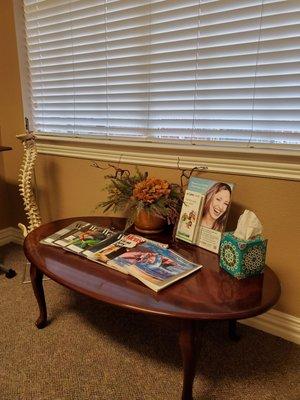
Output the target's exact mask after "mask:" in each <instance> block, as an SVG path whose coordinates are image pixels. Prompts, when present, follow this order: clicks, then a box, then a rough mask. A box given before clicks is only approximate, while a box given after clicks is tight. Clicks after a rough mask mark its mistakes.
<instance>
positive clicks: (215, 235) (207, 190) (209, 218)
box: [188, 177, 234, 253]
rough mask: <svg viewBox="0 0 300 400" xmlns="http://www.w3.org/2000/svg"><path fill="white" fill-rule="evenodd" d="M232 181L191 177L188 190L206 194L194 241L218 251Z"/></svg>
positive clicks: (215, 251)
mask: <svg viewBox="0 0 300 400" xmlns="http://www.w3.org/2000/svg"><path fill="white" fill-rule="evenodd" d="M233 187H234V185H233V184H232V183H225V182H218V181H213V180H209V179H202V178H197V177H191V178H190V180H189V184H188V190H190V191H193V192H195V193H200V194H202V195H204V201H203V205H202V209H201V210H199V213H198V225H197V229H196V233H195V235H194V238H193V243H195V244H196V245H198V246H199V247H203V248H204V249H207V250H210V251H212V252H214V253H218V251H219V246H220V241H221V236H222V232H223V231H224V230H225V226H226V222H227V218H228V213H229V209H230V204H231V195H232V190H233Z"/></svg>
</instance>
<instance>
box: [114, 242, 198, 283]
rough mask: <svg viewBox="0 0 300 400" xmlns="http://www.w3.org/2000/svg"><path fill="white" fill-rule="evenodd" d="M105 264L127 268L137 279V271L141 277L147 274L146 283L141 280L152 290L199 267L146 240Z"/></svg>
mask: <svg viewBox="0 0 300 400" xmlns="http://www.w3.org/2000/svg"><path fill="white" fill-rule="evenodd" d="M107 264H108V265H112V266H115V267H119V266H121V267H123V268H127V269H128V271H129V273H130V274H132V275H134V276H135V277H136V278H138V279H139V272H140V277H141V278H145V276H148V277H149V282H148V285H147V282H144V280H143V281H142V282H144V283H145V284H146V285H147V286H149V287H151V289H153V290H160V289H162V288H163V287H166V286H167V285H169V284H171V283H173V282H175V281H176V280H178V279H180V278H183V277H184V276H186V275H188V274H190V273H192V272H194V271H196V270H197V269H199V268H201V266H200V265H198V264H195V263H192V262H190V261H188V260H186V259H185V258H183V257H181V256H180V255H179V254H177V253H175V252H173V251H172V250H170V249H167V248H164V247H161V246H160V245H157V244H156V243H153V242H148V241H146V242H145V243H142V244H140V245H138V246H136V247H135V248H133V249H127V251H126V252H124V253H123V254H121V255H120V256H118V257H116V258H114V259H113V260H110V261H108V262H107ZM132 267H133V268H132ZM156 281H158V282H157V285H156Z"/></svg>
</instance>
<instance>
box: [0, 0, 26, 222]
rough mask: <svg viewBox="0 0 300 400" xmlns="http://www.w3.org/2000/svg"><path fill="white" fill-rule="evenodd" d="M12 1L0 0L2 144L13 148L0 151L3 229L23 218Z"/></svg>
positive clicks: (20, 119)
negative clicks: (18, 182) (18, 183)
mask: <svg viewBox="0 0 300 400" xmlns="http://www.w3.org/2000/svg"><path fill="white" fill-rule="evenodd" d="M12 4H13V2H12V1H11V0H1V2H0V129H1V141H0V143H1V144H2V145H4V146H11V147H12V148H13V150H12V151H9V152H5V153H1V154H0V190H1V200H0V207H1V208H0V229H1V228H5V227H7V225H8V221H10V225H16V223H17V221H18V220H19V219H20V218H21V219H22V220H23V219H24V217H23V212H22V207H21V206H22V204H21V203H20V197H19V193H18V189H17V180H18V170H19V167H20V163H21V157H22V145H21V143H20V142H19V141H18V140H17V139H16V138H15V136H16V135H17V134H20V133H23V130H24V127H23V111H22V99H21V88H20V79H19V66H18V58H17V48H16V38H15V31H14V20H13V8H12ZM2 163H4V166H3V168H2ZM7 196H9V197H8V198H7Z"/></svg>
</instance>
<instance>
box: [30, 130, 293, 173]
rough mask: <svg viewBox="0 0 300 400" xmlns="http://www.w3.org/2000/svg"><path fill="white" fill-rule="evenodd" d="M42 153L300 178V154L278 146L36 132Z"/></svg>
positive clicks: (147, 164)
mask: <svg viewBox="0 0 300 400" xmlns="http://www.w3.org/2000/svg"><path fill="white" fill-rule="evenodd" d="M36 138H37V139H36V145H37V151H38V153H39V154H46V155H55V156H61V157H72V158H81V159H89V160H101V161H109V162H122V163H128V164H135V165H145V166H156V167H165V168H178V167H180V168H184V169H192V168H194V167H207V171H208V172H218V173H226V174H235V175H236V174H237V175H248V176H259V177H268V178H275V179H286V180H300V153H299V151H293V150H281V151H279V150H276V148H272V147H269V148H255V149H254V148H249V147H242V146H237V147H234V148H233V147H230V146H225V145H224V146H212V145H203V146H192V145H185V144H181V145H178V144H170V143H168V144H167V143H145V142H138V141H129V140H127V141H126V140H123V141H121V140H108V139H91V138H80V137H76V138H74V137H66V136H61V137H59V136H46V135H41V134H36Z"/></svg>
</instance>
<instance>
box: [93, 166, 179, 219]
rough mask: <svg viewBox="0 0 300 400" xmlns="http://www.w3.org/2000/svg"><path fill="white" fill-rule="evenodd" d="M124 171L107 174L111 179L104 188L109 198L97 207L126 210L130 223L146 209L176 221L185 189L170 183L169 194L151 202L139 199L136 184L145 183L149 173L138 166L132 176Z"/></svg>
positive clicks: (107, 177) (106, 209)
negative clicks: (136, 195) (135, 193)
mask: <svg viewBox="0 0 300 400" xmlns="http://www.w3.org/2000/svg"><path fill="white" fill-rule="evenodd" d="M122 172H123V173H122V174H121V173H120V174H116V175H106V176H105V178H106V179H109V183H108V184H107V185H106V187H105V189H104V190H106V191H107V193H108V197H107V200H105V201H103V202H101V203H99V204H98V205H97V208H102V209H103V211H104V212H107V211H113V212H118V211H125V213H126V214H127V217H128V218H129V221H130V223H132V222H133V221H134V219H135V217H136V215H137V214H138V212H139V211H140V210H145V209H146V210H147V211H149V212H150V213H154V214H157V215H159V216H162V217H164V218H166V220H167V222H168V223H175V221H176V219H177V217H178V215H179V213H180V209H181V206H182V201H183V191H182V188H181V187H180V186H179V185H177V184H174V183H172V184H169V189H170V190H169V193H168V195H163V196H161V197H160V198H158V199H157V200H155V201H154V202H152V203H151V204H149V203H147V202H145V201H142V200H139V199H137V198H136V197H135V196H134V194H133V191H134V189H135V187H136V185H137V184H138V183H140V182H143V184H144V181H146V180H147V178H148V173H147V172H144V173H143V172H141V171H140V170H139V169H138V168H137V167H136V171H135V174H134V175H132V176H131V175H130V173H129V172H128V171H122ZM149 179H151V178H149ZM143 184H142V185H143Z"/></svg>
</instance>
